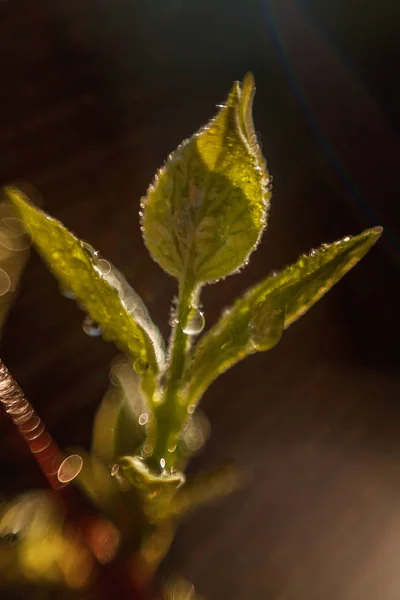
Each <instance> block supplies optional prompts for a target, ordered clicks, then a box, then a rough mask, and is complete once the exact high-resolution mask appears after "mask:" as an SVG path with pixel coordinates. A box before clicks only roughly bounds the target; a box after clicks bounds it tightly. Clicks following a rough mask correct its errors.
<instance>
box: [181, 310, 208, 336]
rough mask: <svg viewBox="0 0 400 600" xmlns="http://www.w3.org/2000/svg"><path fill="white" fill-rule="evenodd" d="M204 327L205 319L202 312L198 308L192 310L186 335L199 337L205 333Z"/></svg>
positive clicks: (185, 330) (186, 327) (185, 329)
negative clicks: (202, 332)
mask: <svg viewBox="0 0 400 600" xmlns="http://www.w3.org/2000/svg"><path fill="white" fill-rule="evenodd" d="M204 325H205V319H204V314H203V313H202V312H201V310H199V309H198V308H191V309H190V311H189V314H188V318H187V321H186V325H185V327H184V328H183V331H184V333H187V335H198V334H199V333H200V332H201V331H203V329H204Z"/></svg>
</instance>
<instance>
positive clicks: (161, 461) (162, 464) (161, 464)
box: [160, 458, 165, 469]
mask: <svg viewBox="0 0 400 600" xmlns="http://www.w3.org/2000/svg"><path fill="white" fill-rule="evenodd" d="M160 467H161V468H162V469H165V458H161V459H160Z"/></svg>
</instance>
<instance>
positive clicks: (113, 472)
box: [110, 463, 119, 477]
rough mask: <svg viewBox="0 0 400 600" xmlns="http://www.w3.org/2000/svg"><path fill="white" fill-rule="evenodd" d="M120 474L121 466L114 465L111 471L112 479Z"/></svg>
mask: <svg viewBox="0 0 400 600" xmlns="http://www.w3.org/2000/svg"><path fill="white" fill-rule="evenodd" d="M118 472H119V465H118V464H117V463H115V465H113V466H112V467H111V471H110V473H111V477H115V476H116V475H117V474H118Z"/></svg>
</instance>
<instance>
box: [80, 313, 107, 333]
mask: <svg viewBox="0 0 400 600" xmlns="http://www.w3.org/2000/svg"><path fill="white" fill-rule="evenodd" d="M82 329H83V331H84V332H85V333H86V335H89V336H90V337H97V336H99V335H101V333H102V332H101V328H100V327H99V325H98V324H97V323H96V321H93V319H92V317H90V316H89V315H86V317H85V318H84V319H83V323H82Z"/></svg>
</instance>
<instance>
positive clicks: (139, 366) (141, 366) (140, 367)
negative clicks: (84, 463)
mask: <svg viewBox="0 0 400 600" xmlns="http://www.w3.org/2000/svg"><path fill="white" fill-rule="evenodd" d="M133 368H134V369H135V371H136V373H138V374H139V375H144V373H146V372H147V369H148V364H147V363H146V362H145V361H144V360H142V359H141V358H137V359H136V360H135V362H134V363H133Z"/></svg>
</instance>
